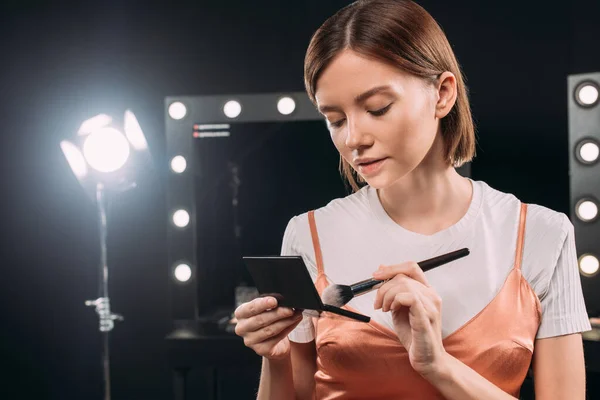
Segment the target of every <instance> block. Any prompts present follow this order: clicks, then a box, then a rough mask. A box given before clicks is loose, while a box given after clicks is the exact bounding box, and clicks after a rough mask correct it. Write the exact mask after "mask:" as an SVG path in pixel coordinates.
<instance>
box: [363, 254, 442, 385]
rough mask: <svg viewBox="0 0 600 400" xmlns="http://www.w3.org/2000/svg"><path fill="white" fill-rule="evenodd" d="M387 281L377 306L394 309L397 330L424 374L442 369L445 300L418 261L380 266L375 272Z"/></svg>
mask: <svg viewBox="0 0 600 400" xmlns="http://www.w3.org/2000/svg"><path fill="white" fill-rule="evenodd" d="M373 277H374V278H375V279H379V280H386V279H389V281H387V282H386V283H384V284H383V285H382V286H381V287H380V288H379V289H378V291H377V296H376V297H375V304H374V307H375V309H379V308H381V310H382V311H384V312H387V311H391V313H392V319H393V322H394V330H395V332H396V334H397V335H398V339H400V342H401V343H402V345H403V346H404V348H405V349H406V351H407V352H408V356H409V359H410V363H411V365H412V367H413V369H414V370H415V371H417V372H418V373H420V374H421V375H427V374H431V373H434V372H436V371H437V370H438V369H440V368H441V364H442V363H443V361H444V358H445V355H446V350H445V349H444V345H443V343H442V324H441V321H442V317H441V310H442V300H441V298H440V296H438V294H437V293H436V292H435V290H434V289H433V288H432V287H431V286H430V285H429V283H428V282H427V278H426V277H425V273H424V272H423V270H422V269H421V268H420V267H419V265H418V264H417V263H415V262H406V263H402V264H398V265H391V266H381V267H379V269H378V270H377V271H376V272H375V273H374V274H373Z"/></svg>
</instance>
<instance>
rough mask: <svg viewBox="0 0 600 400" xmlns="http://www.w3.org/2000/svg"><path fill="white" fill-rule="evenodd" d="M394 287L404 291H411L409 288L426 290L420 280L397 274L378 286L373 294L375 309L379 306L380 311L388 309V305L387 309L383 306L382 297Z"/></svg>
mask: <svg viewBox="0 0 600 400" xmlns="http://www.w3.org/2000/svg"><path fill="white" fill-rule="evenodd" d="M394 287H399V288H401V289H402V290H404V291H411V290H419V291H426V290H427V287H426V286H425V285H423V284H422V283H421V282H418V281H416V280H414V279H412V278H410V277H408V276H406V275H404V274H398V275H396V276H395V277H394V278H392V279H391V280H388V281H387V282H386V283H384V284H383V286H381V288H379V290H378V292H377V295H375V304H374V307H375V309H377V308H380V307H381V309H382V311H388V310H389V307H388V308H387V309H386V308H384V307H383V303H384V300H383V299H384V298H385V297H386V294H387V292H388V291H389V290H390V289H391V288H394ZM387 305H388V306H389V302H388V303H387Z"/></svg>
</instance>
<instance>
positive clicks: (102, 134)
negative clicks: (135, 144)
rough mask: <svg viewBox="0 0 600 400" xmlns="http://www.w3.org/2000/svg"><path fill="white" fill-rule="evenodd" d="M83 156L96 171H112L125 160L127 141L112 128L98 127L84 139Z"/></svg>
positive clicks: (127, 150)
mask: <svg viewBox="0 0 600 400" xmlns="http://www.w3.org/2000/svg"><path fill="white" fill-rule="evenodd" d="M83 156H84V157H85V159H86V161H87V162H88V164H89V165H90V166H91V167H92V168H94V169H95V170H96V171H100V172H114V171H116V170H118V169H119V168H121V167H122V166H123V165H125V163H126V162H127V159H128V158H129V142H128V141H127V139H126V138H125V135H123V134H122V133H121V132H119V131H118V130H116V129H114V128H111V127H106V128H100V129H98V130H96V131H94V132H92V133H90V134H89V135H88V137H87V138H86V139H85V142H84V143H83Z"/></svg>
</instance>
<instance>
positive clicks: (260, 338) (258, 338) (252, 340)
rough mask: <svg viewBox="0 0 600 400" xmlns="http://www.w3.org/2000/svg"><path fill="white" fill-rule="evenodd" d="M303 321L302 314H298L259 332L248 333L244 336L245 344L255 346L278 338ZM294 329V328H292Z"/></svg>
mask: <svg viewBox="0 0 600 400" xmlns="http://www.w3.org/2000/svg"><path fill="white" fill-rule="evenodd" d="M301 320H302V314H301V313H298V314H295V315H293V316H291V317H289V318H284V319H280V320H278V321H277V322H274V323H272V324H271V325H267V326H265V327H263V328H261V329H259V330H257V331H253V332H248V333H247V334H246V335H245V336H244V344H245V345H246V346H254V345H256V344H258V343H262V342H264V341H267V340H269V339H271V338H273V337H276V336H277V335H279V334H280V333H281V332H284V331H285V330H286V329H287V328H289V327H291V326H293V327H295V326H296V325H298V324H299V323H300V321H301ZM292 329H293V328H292Z"/></svg>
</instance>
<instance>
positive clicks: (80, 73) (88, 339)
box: [0, 0, 600, 399]
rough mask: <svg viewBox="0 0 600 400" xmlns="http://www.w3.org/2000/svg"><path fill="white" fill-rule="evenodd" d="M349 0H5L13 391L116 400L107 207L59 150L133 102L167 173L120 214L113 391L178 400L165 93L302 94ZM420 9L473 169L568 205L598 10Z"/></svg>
mask: <svg viewBox="0 0 600 400" xmlns="http://www.w3.org/2000/svg"><path fill="white" fill-rule="evenodd" d="M348 3H349V2H348V1H317V0H310V1H299V0H298V1H256V2H248V1H218V2H217V1H201V0H197V1H194V2H170V3H167V2H162V3H159V2H142V1H103V2H70V3H69V2H50V1H46V2H44V1H31V0H22V1H17V0H11V1H3V2H2V3H1V5H0V15H1V17H0V94H1V96H2V100H1V107H0V123H1V125H0V126H1V127H2V131H1V133H0V135H1V136H0V137H1V140H2V141H1V144H0V149H1V157H0V162H1V168H0V174H1V178H2V179H1V181H0V187H1V188H2V196H1V199H2V206H1V207H0V213H1V214H0V229H1V234H2V245H1V246H0V260H1V263H2V271H3V274H2V279H1V282H2V286H1V288H0V304H1V307H2V308H1V309H0V312H1V313H2V317H3V319H2V326H1V327H0V366H1V368H2V371H1V373H0V376H1V377H2V379H1V381H0V382H1V384H0V397H1V398H23V399H26V398H27V399H28V398H38V399H100V398H101V393H102V382H101V378H102V375H101V368H100V350H101V347H100V344H101V343H100V340H99V334H98V331H97V324H98V321H97V317H96V315H95V313H94V312H93V310H92V309H91V308H87V307H85V306H84V301H85V300H86V299H91V298H96V297H97V286H98V273H97V263H98V257H99V251H98V248H97V247H98V246H97V241H98V236H97V225H96V214H95V208H94V206H93V204H91V202H89V201H88V199H87V198H86V197H85V194H84V193H83V192H82V190H81V189H80V186H79V184H78V182H77V181H76V180H75V178H74V177H73V175H72V173H71V172H70V170H69V167H68V165H67V163H66V162H65V160H64V158H63V156H62V154H61V152H60V149H59V145H58V144H59V141H60V140H61V139H63V138H67V137H68V136H69V135H70V134H71V133H72V132H74V131H75V130H76V129H77V128H78V126H79V124H80V123H81V122H82V121H83V120H85V119H86V118H89V117H90V116H92V115H95V114H97V113H99V112H107V113H114V114H121V113H122V112H123V110H124V109H125V108H127V107H130V108H132V109H133V111H134V112H135V113H136V116H137V117H138V119H139V121H140V124H141V126H142V128H143V129H144V132H145V134H146V136H147V138H148V141H149V144H150V148H151V151H152V154H153V156H154V158H155V161H156V163H157V166H158V167H159V168H158V170H157V171H156V172H154V173H153V174H152V177H153V181H152V182H153V184H152V185H149V186H146V187H143V188H139V190H136V191H132V192H129V193H127V194H126V195H124V196H123V197H122V198H121V199H120V201H119V202H118V203H114V204H113V206H112V207H111V210H110V213H111V214H110V215H112V216H113V220H117V221H118V222H117V223H114V224H112V225H111V226H110V232H109V245H110V246H111V250H112V251H111V253H110V255H109V262H110V265H111V281H110V288H111V289H110V290H111V301H112V308H113V310H114V311H115V312H118V313H122V314H123V315H124V316H125V318H126V320H125V322H123V323H120V324H119V325H117V327H116V328H115V330H114V331H113V334H112V345H111V346H112V347H111V350H112V352H113V359H112V368H113V371H112V372H113V398H114V399H168V398H170V396H171V387H170V380H169V371H168V368H167V362H166V350H165V343H164V340H163V338H164V335H165V334H166V332H167V330H168V329H169V327H170V323H169V320H168V310H167V306H166V304H167V279H169V277H168V268H167V265H166V209H165V193H164V181H165V179H164V178H165V174H166V170H167V168H166V165H167V161H166V159H165V140H164V115H163V101H164V97H165V96H169V95H209V94H228V93H257V92H280V91H297V90H302V89H303V83H302V63H303V58H304V51H305V49H306V46H307V44H308V41H309V39H310V36H311V34H312V33H313V32H314V30H315V29H316V28H317V27H318V26H319V25H320V24H321V23H322V22H323V21H324V20H325V19H326V18H327V17H328V16H330V15H331V14H332V13H333V12H334V11H335V10H337V9H338V8H340V7H341V6H343V5H346V4H348ZM420 4H422V5H423V6H424V7H425V8H426V9H427V10H428V11H429V12H430V13H431V14H432V15H433V16H434V18H436V19H437V20H438V21H439V22H440V24H441V25H442V27H443V28H444V30H445V31H446V33H447V35H448V37H449V39H450V42H451V44H452V46H453V48H454V50H455V52H456V54H457V56H458V59H459V61H460V63H461V65H462V67H463V69H464V71H465V74H466V76H467V79H468V80H467V83H468V85H469V87H470V94H471V100H472V107H473V112H474V116H475V119H476V123H477V126H478V135H479V147H478V157H477V159H476V161H475V162H474V164H473V177H474V178H475V179H482V180H485V181H487V182H488V183H489V184H490V185H491V186H492V187H495V188H497V189H500V190H503V191H508V192H512V193H514V194H516V195H517V196H518V197H520V198H521V199H522V200H523V201H526V202H530V203H538V204H542V205H545V206H548V207H550V208H553V209H555V210H558V211H561V212H566V213H568V210H569V204H568V202H569V200H568V199H569V194H568V190H569V188H568V148H567V93H566V77H567V75H568V74H572V73H583V72H593V71H599V70H600V53H599V52H598V51H597V49H598V37H600V32H599V31H600V27H599V25H598V22H597V20H598V15H600V2H598V1H592V0H573V1H571V2H569V3H568V4H566V3H562V4H560V6H559V3H557V4H556V6H551V5H550V4H553V3H549V2H545V1H538V0H536V1H494V2H488V1H486V2H482V1H476V0H472V1H467V0H461V1H441V0H438V1H433V0H429V1H421V2H420ZM148 173H149V174H150V173H151V172H148ZM199 398H201V396H200V397H199Z"/></svg>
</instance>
